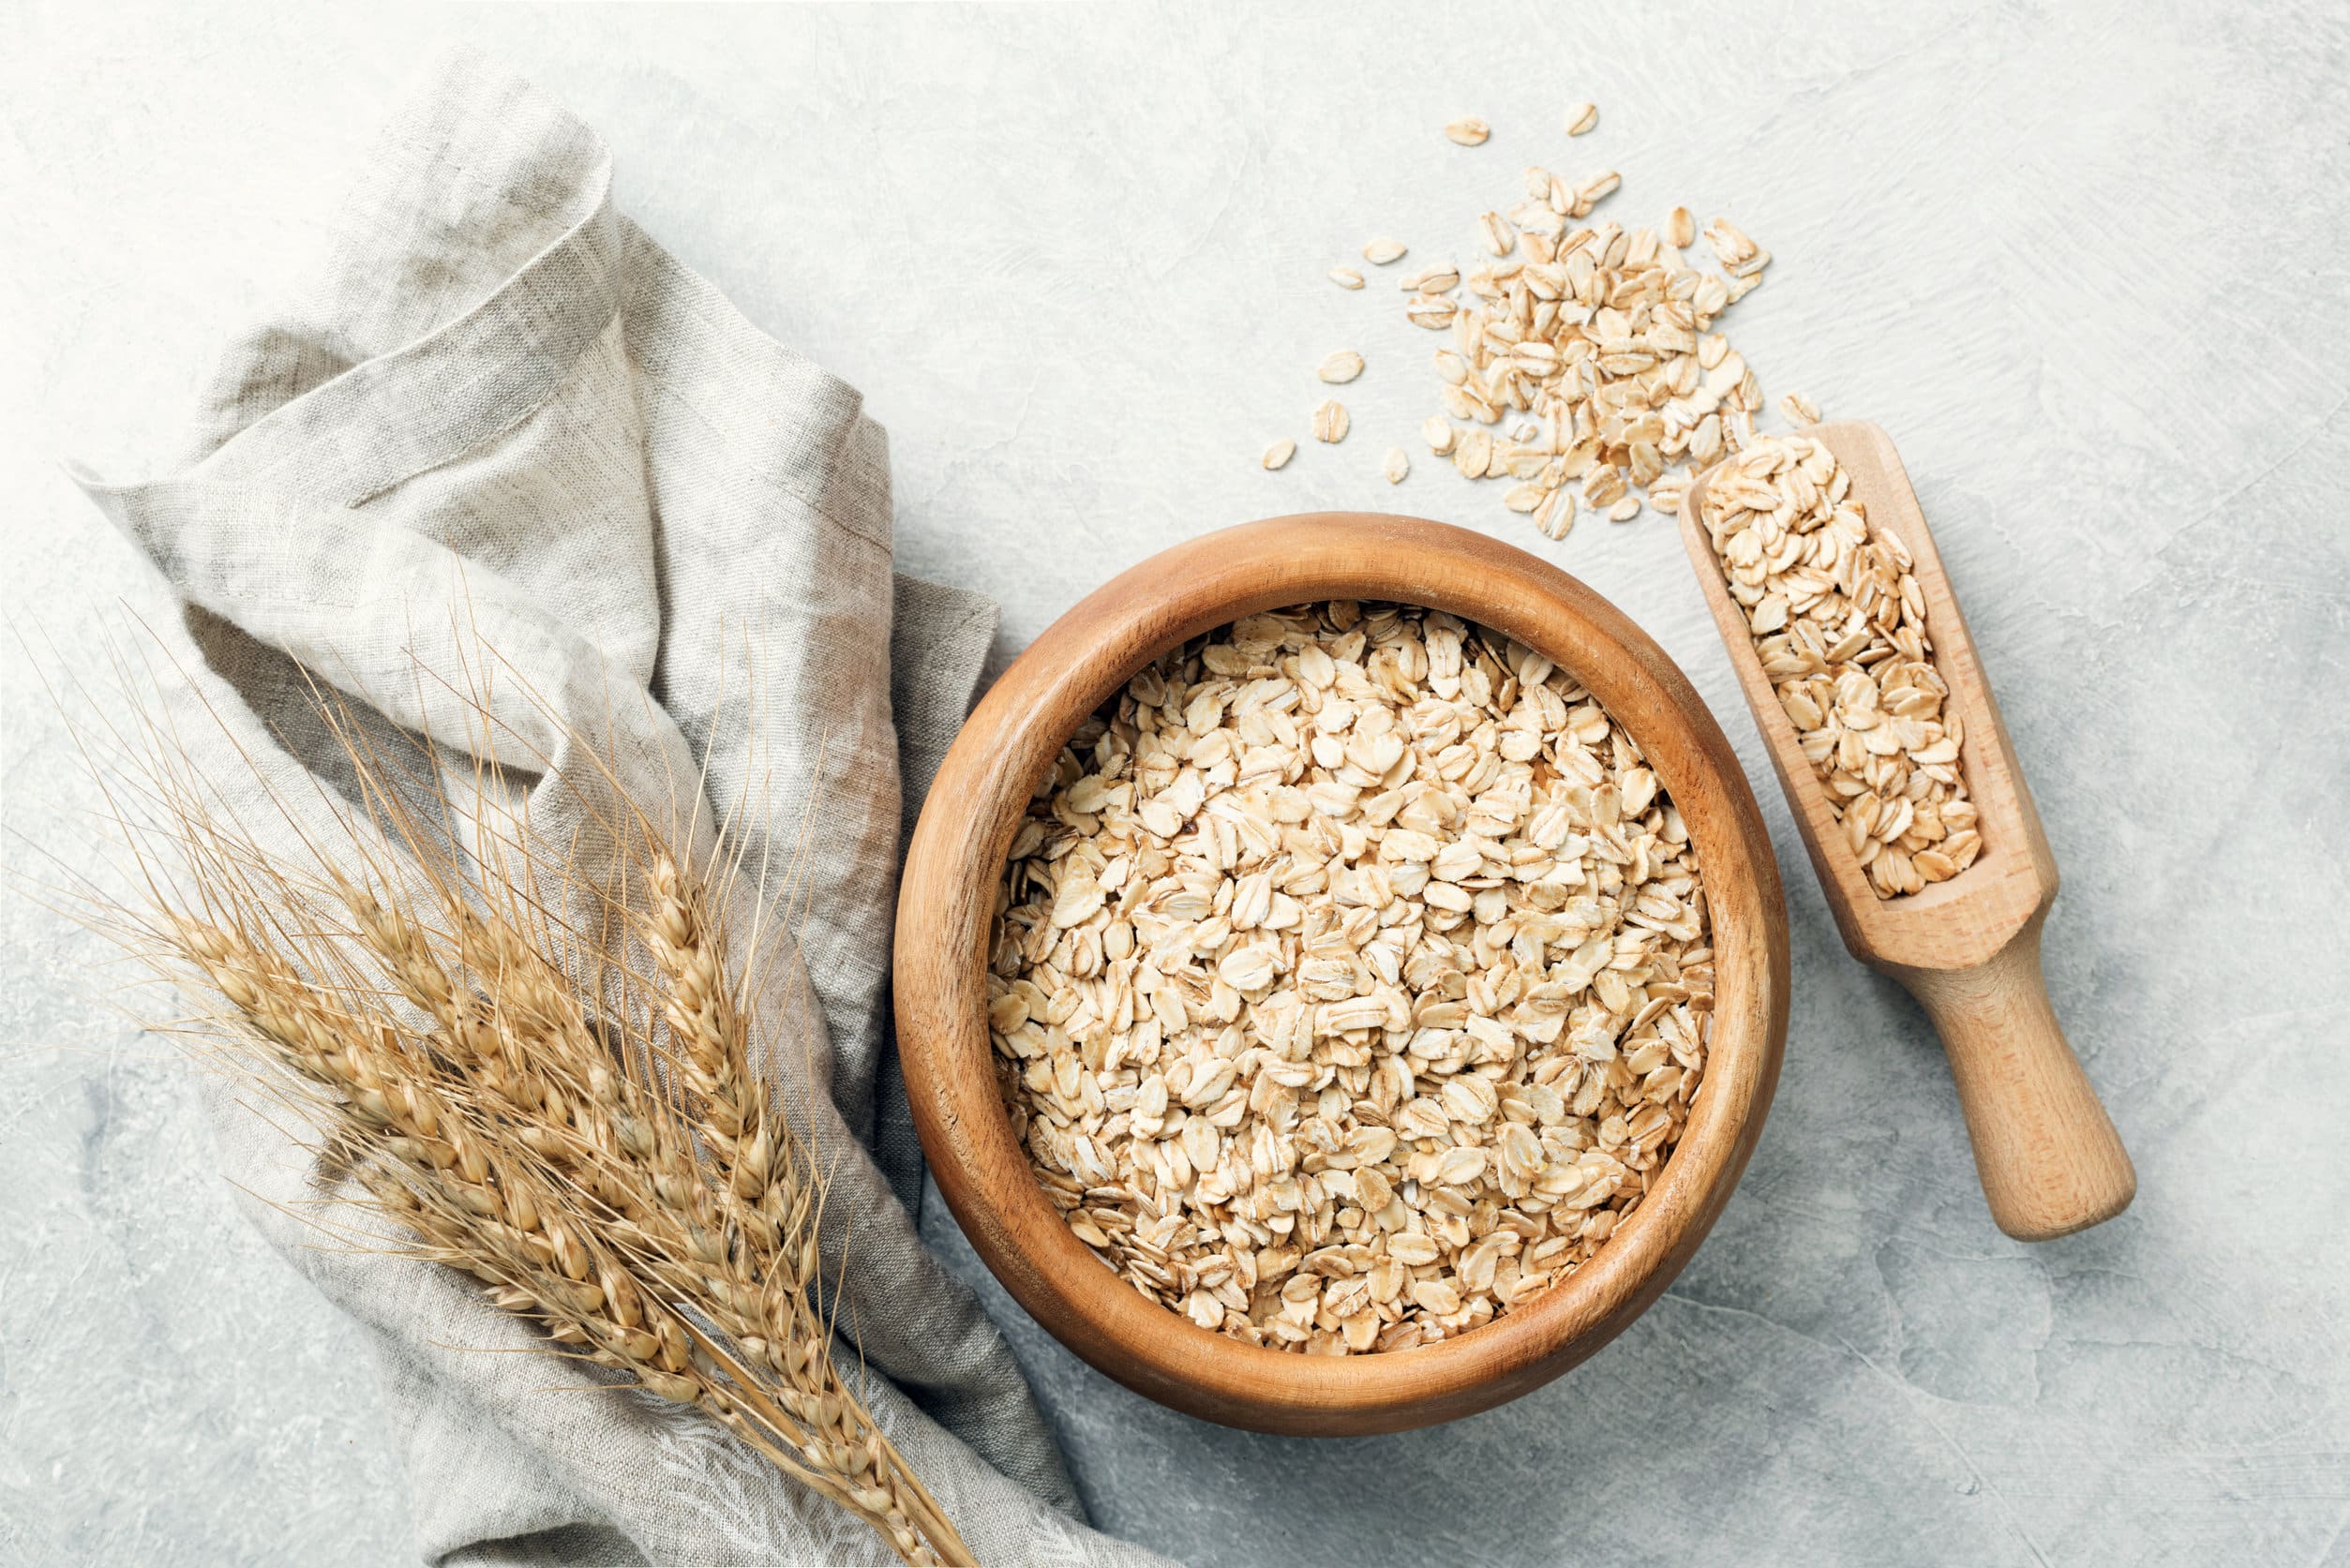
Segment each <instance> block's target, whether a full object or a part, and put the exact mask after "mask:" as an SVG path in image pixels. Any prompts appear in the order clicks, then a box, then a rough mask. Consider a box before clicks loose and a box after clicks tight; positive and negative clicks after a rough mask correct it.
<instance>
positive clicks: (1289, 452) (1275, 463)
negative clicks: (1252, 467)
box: [1265, 436, 1297, 470]
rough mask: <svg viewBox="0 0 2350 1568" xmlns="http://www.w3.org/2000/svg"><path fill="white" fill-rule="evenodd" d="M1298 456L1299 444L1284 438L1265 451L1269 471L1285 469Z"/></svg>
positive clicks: (1266, 465) (1266, 466)
mask: <svg viewBox="0 0 2350 1568" xmlns="http://www.w3.org/2000/svg"><path fill="white" fill-rule="evenodd" d="M1296 455H1297V443H1296V442H1295V441H1291V440H1290V439H1289V438H1288V437H1286V436H1284V437H1282V438H1281V439H1280V441H1275V442H1274V443H1273V444H1272V445H1271V446H1268V447H1266V448H1265V468H1266V469H1267V470H1272V469H1278V468H1281V467H1284V466H1286V465H1287V464H1288V462H1289V460H1290V459H1291V458H1292V457H1295V456H1296Z"/></svg>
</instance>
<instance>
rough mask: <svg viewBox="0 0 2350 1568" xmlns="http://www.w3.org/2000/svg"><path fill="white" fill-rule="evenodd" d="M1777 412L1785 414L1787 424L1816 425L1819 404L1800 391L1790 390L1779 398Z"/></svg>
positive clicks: (1817, 422)
mask: <svg viewBox="0 0 2350 1568" xmlns="http://www.w3.org/2000/svg"><path fill="white" fill-rule="evenodd" d="M1779 412H1781V413H1783V414H1785V415H1786V416H1787V422H1788V423H1789V425H1817V424H1819V404H1817V403H1815V402H1813V401H1812V400H1811V399H1810V398H1808V397H1806V396H1804V395H1803V394H1802V393H1800V392H1790V393H1789V394H1787V396H1784V397H1781V398H1780V399H1779Z"/></svg>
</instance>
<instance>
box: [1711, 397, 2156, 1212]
mask: <svg viewBox="0 0 2350 1568" xmlns="http://www.w3.org/2000/svg"><path fill="white" fill-rule="evenodd" d="M1804 434H1805V435H1808V436H1811V437H1813V438H1814V439H1816V440H1818V441H1824V442H1826V443H1827V446H1828V449H1829V450H1830V451H1831V452H1833V453H1834V454H1835V455H1836V461H1837V462H1839V463H1841V464H1842V465H1843V466H1844V469H1845V470H1846V471H1847V472H1848V473H1849V474H1850V475H1851V476H1852V495H1853V497H1854V498H1855V499H1857V500H1859V501H1860V502H1861V503H1862V505H1863V507H1864V509H1865V510H1866V512H1867V514H1868V519H1869V523H1870V525H1871V526H1872V527H1874V528H1885V529H1890V530H1893V532H1894V533H1895V534H1897V535H1899V536H1900V538H1901V541H1902V543H1903V544H1905V545H1908V547H1909V553H1910V555H1911V557H1912V558H1914V561H1915V574H1916V576H1917V582H1918V587H1919V588H1920V589H1921V590H1923V592H1924V595H1925V615H1926V629H1927V632H1928V635H1930V636H1931V638H1932V641H1933V645H1934V665H1935V667H1936V668H1937V669H1938V670H1939V671H1940V672H1941V676H1942V679H1943V680H1944V681H1945V682H1946V683H1948V685H1949V687H1950V701H1949V706H1950V708H1951V709H1953V710H1954V711H1956V713H1957V714H1958V715H1959V717H1960V719H1961V720H1962V721H1963V723H1964V724H1965V728H1966V736H1965V739H1964V741H1963V743H1962V744H1961V746H1960V749H1959V761H1960V765H1961V767H1962V768H1963V769H1964V770H1965V775H1966V779H1967V789H1968V795H1969V796H1970V797H1971V798H1972V799H1973V800H1974V802H1975V806H1976V809H1977V811H1978V812H1979V813H1980V820H1979V821H1978V823H1977V824H1976V827H1977V829H1978V831H1980V832H1981V834H1982V835H1983V850H1982V853H1981V854H1980V855H1979V856H1978V857H1977V859H1975V861H1974V863H1973V864H1971V865H1969V866H1968V868H1967V869H1966V870H1964V871H1962V872H1960V873H1959V874H1957V875H1956V876H1954V877H1953V878H1952V879H1951V880H1949V881H1947V882H1938V883H1932V884H1929V885H1928V886H1927V887H1926V888H1925V889H1924V890H1923V891H1922V892H1917V893H1910V894H1907V895H1904V896H1901V897H1897V898H1891V899H1880V898H1879V897H1878V896H1877V893H1876V889H1874V888H1873V887H1871V885H1870V883H1869V881H1868V878H1867V875H1866V874H1865V873H1864V872H1863V871H1862V869H1861V863H1860V860H1859V859H1858V858H1857V857H1856V856H1854V854H1853V853H1852V850H1851V848H1850V846H1849V844H1848V843H1847V842H1846V839H1845V835H1844V829H1842V828H1840V827H1839V826H1838V825H1837V823H1836V820H1835V818H1834V815H1832V814H1830V812H1829V809H1828V799H1827V793H1826V790H1825V789H1824V787H1823V786H1822V785H1821V784H1820V782H1819V776H1818V775H1817V774H1815V773H1814V772H1813V771H1812V766H1811V763H1810V761H1809V760H1808V759H1806V758H1805V757H1804V753H1803V748H1802V746H1801V745H1800V744H1799V743H1798V741H1797V739H1796V732H1795V725H1794V724H1793V723H1792V722H1791V721H1790V720H1789V718H1788V716H1787V711H1786V709H1783V708H1781V707H1780V706H1779V698H1778V694H1777V693H1775V692H1774V691H1773V690H1772V686H1771V682H1770V680H1769V679H1768V678H1767V677H1765V676H1764V674H1763V672H1762V661H1761V659H1760V658H1759V656H1758V655H1757V654H1756V652H1755V647H1754V640H1753V638H1752V637H1751V636H1750V635H1749V634H1748V631H1747V627H1746V618H1745V615H1744V611H1743V610H1741V608H1740V607H1739V605H1738V603H1737V601H1736V600H1734V599H1732V598H1731V597H1730V594H1729V586H1728V584H1727V583H1726V582H1725V581H1724V579H1723V575H1722V568H1721V565H1720V563H1719V562H1718V561H1717V560H1716V559H1715V558H1714V546H1713V542H1712V540H1711V538H1710V537H1709V536H1708V534H1707V533H1706V530H1705V525H1704V523H1703V522H1702V521H1700V518H1701V517H1702V515H1703V514H1702V512H1701V511H1700V508H1701V507H1702V506H1703V505H1704V502H1705V490H1706V485H1707V484H1708V483H1709V482H1710V481H1711V480H1712V479H1713V477H1714V474H1716V473H1718V472H1720V471H1721V470H1719V469H1718V468H1717V469H1714V470H1708V472H1707V473H1706V474H1704V475H1703V476H1701V477H1700V478H1699V480H1698V481H1697V483H1696V484H1694V485H1691V486H1690V488H1689V493H1688V496H1687V498H1686V499H1685V500H1684V501H1683V502H1682V507H1681V533H1682V540H1683V542H1684V544H1685V545H1688V548H1689V559H1690V560H1691V561H1693V562H1694V563H1695V564H1696V566H1697V569H1698V580H1699V582H1700V583H1702V584H1703V585H1704V587H1705V597H1706V600H1707V602H1708V603H1710V604H1711V605H1713V606H1714V621H1715V622H1716V624H1718V625H1719V626H1720V628H1721V633H1722V641H1723V642H1724V643H1725V644H1726V645H1727V646H1728V647H1729V662H1730V664H1731V665H1732V666H1733V667H1735V668H1736V669H1737V671H1738V679H1739V683H1740V684H1741V685H1743V686H1744V688H1745V691H1746V703H1747V706H1748V707H1749V708H1751V709H1753V710H1754V716H1755V723H1756V724H1757V725H1758V726H1759V728H1760V729H1761V731H1762V739H1763V740H1764V741H1765V742H1766V743H1767V744H1768V746H1769V747H1770V751H1771V762H1772V765H1773V766H1774V768H1775V769H1777V770H1778V775H1779V784H1780V787H1781V788H1783V789H1785V790H1786V791H1787V802H1788V805H1789V808H1790V809H1791V810H1792V811H1793V812H1794V814H1795V822H1796V825H1797V826H1798V827H1800V828H1801V829H1803V830H1804V847H1805V848H1807V849H1809V850H1810V851H1811V863H1812V870H1813V871H1814V872H1816V873H1817V874H1819V885H1820V887H1821V888H1822V889H1824V890H1825V891H1826V893H1827V895H1828V907H1829V908H1830V909H1831V910H1833V911H1834V914H1835V918H1836V927H1837V929H1838V930H1840V931H1842V932H1843V933H1844V945H1845V946H1846V947H1847V948H1850V949H1851V952H1852V956H1853V957H1855V958H1857V959H1859V960H1860V961H1861V962H1862V963H1866V964H1869V965H1871V966H1872V967H1874V968H1877V969H1881V970H1883V971H1884V972H1885V973H1886V974H1888V975H1891V976H1892V977H1893V978H1894V979H1896V980H1899V981H1900V982H1901V983H1902V984H1903V985H1904V986H1906V987H1908V990H1909V993H1910V994H1911V995H1913V996H1915V997H1916V998H1917V999H1918V1001H1919V1002H1920V1003H1921V1004H1922V1005H1923V1007H1924V1008H1925V1010H1926V1014H1927V1016H1928V1017H1930V1018H1931V1019H1932V1020H1933V1021H1934V1028H1935V1031H1936V1032H1937V1033H1938V1034H1939V1035H1940V1036H1941V1037H1942V1048H1943V1050H1944V1051H1946V1052H1947V1053H1949V1055H1950V1065H1951V1075H1952V1077H1953V1078H1954V1079H1955V1080H1956V1081H1957V1084H1958V1103H1959V1106H1960V1108H1961V1109H1962V1110H1963V1111H1964V1112H1965V1113H1966V1116H1967V1132H1968V1137H1969V1138H1970V1139H1971V1140H1972V1141H1973V1142H1974V1149H1975V1170H1976V1172H1978V1173H1979V1174H1980V1175H1981V1176H1982V1179H1983V1196H1984V1197H1986V1198H1987V1199H1989V1200H1990V1202H1991V1217H1992V1218H1994V1219H1995V1220H1997V1221H1998V1226H1999V1229H2000V1230H2002V1231H2005V1232H2007V1233H2008V1234H2009V1235H2011V1236H2014V1237H2016V1238H2017V1239H2018V1240H2022V1241H2045V1240H2047V1239H2049V1238H2050V1237H2052V1236H2061V1235H2065V1234H2068V1233H2069V1232H2073V1231H2079V1230H2084V1229H2086V1228H2088V1226H2091V1225H2094V1224H2096V1223H2098V1222H2099V1221H2100V1220H2103V1219H2110V1218H2112V1217H2114V1216H2115V1215H2117V1214H2119V1213H2120V1212H2121V1211H2122V1210H2123V1209H2124V1208H2126V1207H2128V1206H2129V1203H2130V1199H2131V1197H2132V1195H2133V1194H2134V1193H2135V1192H2136V1191H2137V1187H2138V1178H2137V1173H2136V1172H2134V1171H2133V1169H2132V1168H2131V1165H2130V1156H2129V1154H2128V1152H2127V1151H2125V1150H2124V1149H2123V1148H2122V1146H2121V1139H2120V1137H2119V1136H2118V1134H2116V1133H2115V1131H2114V1124H2113V1122H2112V1120H2111V1118H2109V1117H2108V1116H2107V1115H2106V1114H2105V1108H2104V1106H2103V1105H2102V1104H2100V1103H2099V1102H2098V1098H2097V1092H2096V1091H2095V1090H2094V1089H2092V1088H2090V1087H2089V1083H2088V1077H2087V1076H2086V1075H2084V1074H2083V1073H2082V1071H2081V1064H2080V1062H2079V1060H2078V1059H2077V1058H2075V1057H2074V1056H2073V1048H2072V1047H2071V1046H2069V1045H2067V1044H2066V1043H2065V1038H2064V1032H2063V1030H2061V1029H2060V1028H2058V1026H2057V1018H2056V1013H2055V1011H2054V1010H2053V1009H2052V1008H2050V1007H2049V1005H2048V991H2047V985H2046V982H2045V981H2044V980H2043V978H2041V973H2040V925H2041V921H2042V920H2043V919H2045V918H2047V914H2048V905H2049V904H2050V903H2053V902H2054V901H2055V899H2056V896H2057V861H2056V857H2055V856H2054V855H2052V854H2051V853H2049V849H2048V840H2047V837H2046V835H2045V834H2044V833H2043V832H2042V830H2041V827H2040V814H2039V813H2038V812H2037V811H2035V810H2033V808H2032V798H2031V791H2030V790H2028V788H2026V787H2025V784H2024V776H2023V773H2022V772H2021V770H2019V769H2017V767H2016V765H2015V754H2014V749H2013V746H2012V745H2011V744H2010V743H2009V740H2008V737H2007V726H2006V725H2005V724H2002V723H2001V722H2000V719H1999V705H1998V702H1996V701H1995V700H1993V698H1992V695H1991V687H1990V683H1989V682H1988V681H1986V680H1985V679H1983V667H1982V665H1979V664H1977V663H1976V661H1975V650H1974V641H1973V639H1972V638H1971V637H1970V636H1968V632H1967V618H1966V617H1965V616H1964V615H1962V614H1960V613H1959V609H1958V601H1957V600H1956V599H1955V598H1954V597H1953V595H1952V593H1951V589H1950V580H1949V579H1948V578H1947V577H1945V576H1944V575H1942V559H1941V557H1940V556H1939V555H1938V553H1937V552H1936V551H1935V548H1934V536H1933V534H1931V533H1930V532H1928V531H1927V530H1926V526H1925V518H1924V516H1923V515H1922V514H1921V513H1920V512H1919V510H1918V498H1917V496H1916V495H1915V493H1913V492H1912V491H1911V490H1910V488H1909V476H1908V474H1907V473H1905V472H1904V471H1903V470H1902V467H1901V458H1900V456H1899V455H1898V454H1896V453H1895V452H1894V451H1893V441H1892V440H1891V438H1889V437H1888V436H1887V435H1886V434H1885V432H1884V431H1882V430H1880V429H1879V428H1878V427H1877V426H1874V425H1870V424H1867V423H1865V422H1864V421H1860V420H1847V421H1844V422H1841V423H1838V424H1834V425H1819V426H1813V427H1811V428H1810V429H1808V430H1806V431H1804Z"/></svg>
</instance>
